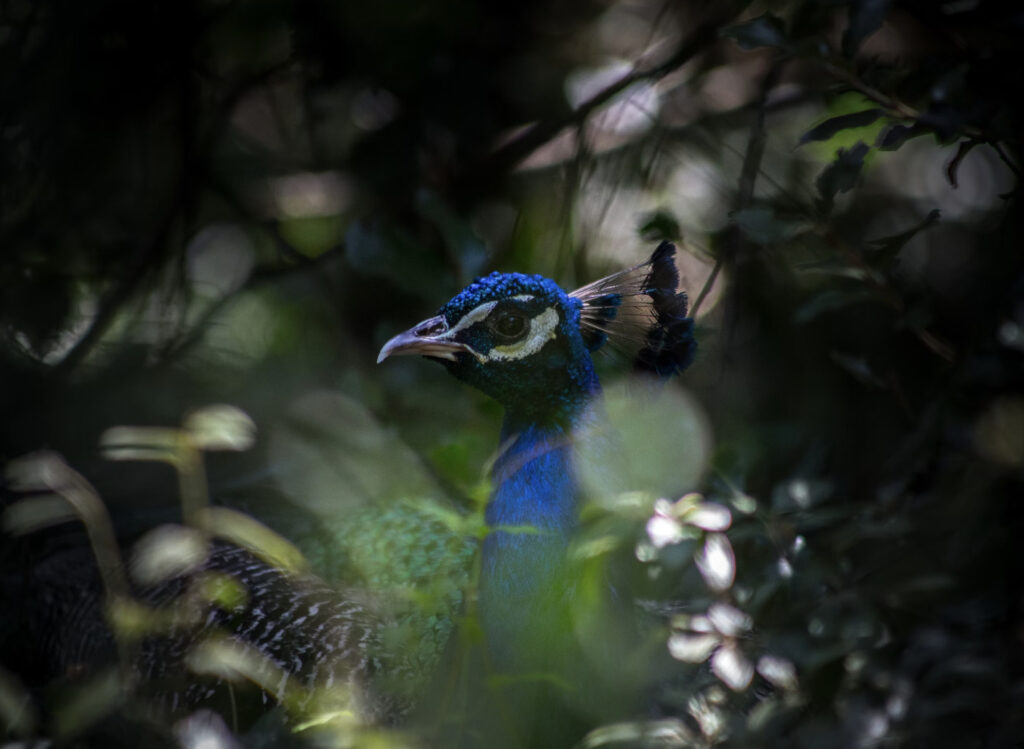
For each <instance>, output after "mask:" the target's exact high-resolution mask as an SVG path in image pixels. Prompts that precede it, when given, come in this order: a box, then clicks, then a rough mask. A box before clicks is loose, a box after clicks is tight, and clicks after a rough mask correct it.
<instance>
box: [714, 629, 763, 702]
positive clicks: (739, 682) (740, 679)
mask: <svg viewBox="0 0 1024 749" xmlns="http://www.w3.org/2000/svg"><path fill="white" fill-rule="evenodd" d="M711 670H712V671H713V672H714V673H715V676H717V677H718V678H719V679H721V680H722V682H723V683H724V684H725V685H726V686H727V687H729V688H730V689H732V690H733V691H734V692H741V691H743V690H744V689H746V688H747V687H748V686H750V682H751V680H752V679H753V678H754V664H753V663H751V662H750V660H749V659H748V658H747V657H746V656H745V655H743V653H742V651H740V649H739V648H738V647H737V646H736V644H735V643H733V642H731V641H727V642H725V643H724V644H723V645H722V647H720V648H719V649H718V650H717V651H715V654H714V655H713V656H711Z"/></svg>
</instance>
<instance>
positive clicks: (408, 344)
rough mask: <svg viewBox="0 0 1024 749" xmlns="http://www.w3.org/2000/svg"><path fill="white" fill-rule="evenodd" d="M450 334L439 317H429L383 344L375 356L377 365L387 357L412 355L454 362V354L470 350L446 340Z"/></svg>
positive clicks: (453, 341)
mask: <svg viewBox="0 0 1024 749" xmlns="http://www.w3.org/2000/svg"><path fill="white" fill-rule="evenodd" d="M451 334H452V331H450V330H449V329H448V323H447V322H445V319H444V318H443V317H442V316H441V315H438V316H437V317H431V318H430V319H429V320H424V321H423V322H421V323H419V324H418V325H414V326H413V327H412V328H410V329H409V330H407V331H405V332H404V333H399V334H398V335H396V336H395V337H394V338H392V339H391V340H390V341H388V342H387V343H385V344H384V347H383V348H382V349H381V350H380V353H379V354H377V363H378V364H380V363H381V362H382V361H384V360H385V359H387V358H388V357H389V356H412V355H414V354H419V355H421V356H432V357H434V358H437V359H448V360H449V361H455V354H457V353H459V352H463V351H471V349H470V348H469V346H467V345H466V344H464V343H460V342H458V341H455V340H452V339H450V338H446V336H449V335H451Z"/></svg>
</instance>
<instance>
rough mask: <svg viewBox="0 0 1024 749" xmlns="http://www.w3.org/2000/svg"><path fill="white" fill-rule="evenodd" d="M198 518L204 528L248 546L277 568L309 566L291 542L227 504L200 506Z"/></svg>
mask: <svg viewBox="0 0 1024 749" xmlns="http://www.w3.org/2000/svg"><path fill="white" fill-rule="evenodd" d="M201 522H202V526H203V528H204V529H205V530H207V531H209V532H210V533H213V534H214V535H216V536H217V537H219V538H223V539H224V540H226V541H230V542H231V543H233V544H235V545H237V546H241V547H242V548H244V549H248V550H249V551H251V552H252V553H253V554H255V555H256V556H258V557H260V558H261V559H263V560H264V561H266V562H269V563H270V564H272V565H274V566H275V567H278V568H279V569H282V570H286V571H288V572H305V571H307V570H308V569H309V564H308V562H306V558H305V557H304V556H303V555H302V552H301V551H300V550H299V548H298V547H297V546H295V544H293V543H292V542H291V541H289V540H288V539H286V538H284V536H281V535H280V534H278V533H275V532H274V531H273V530H271V529H270V528H269V527H267V526H266V525H264V524H263V523H261V522H260V521H258V520H257V519H256V518H254V517H252V516H251V515H246V514H245V513H243V512H238V511H237V510H232V509H231V508H228V507H204V508H203V509H202V513H201Z"/></svg>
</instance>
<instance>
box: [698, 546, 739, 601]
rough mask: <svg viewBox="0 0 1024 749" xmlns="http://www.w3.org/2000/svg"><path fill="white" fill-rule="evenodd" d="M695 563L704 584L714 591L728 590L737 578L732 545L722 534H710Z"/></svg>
mask: <svg viewBox="0 0 1024 749" xmlns="http://www.w3.org/2000/svg"><path fill="white" fill-rule="evenodd" d="M694 561H695V562H696V564H697V569H698V570H700V574H701V576H702V577H703V578H704V582H705V583H707V585H708V587H709V588H711V589H712V590H714V591H723V590H728V589H729V587H730V586H731V585H732V582H733V580H734V579H735V578H736V557H735V555H734V554H733V551H732V544H731V543H729V539H728V538H727V537H726V536H725V535H724V534H722V533H709V534H708V536H707V538H706V539H705V540H704V545H703V546H702V547H701V550H700V552H699V553H698V554H697V556H696V557H695V559H694Z"/></svg>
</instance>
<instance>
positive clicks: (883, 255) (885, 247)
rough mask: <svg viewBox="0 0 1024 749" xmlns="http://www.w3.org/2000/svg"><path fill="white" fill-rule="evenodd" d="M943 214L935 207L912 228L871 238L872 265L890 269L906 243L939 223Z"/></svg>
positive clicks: (870, 254) (869, 258)
mask: <svg viewBox="0 0 1024 749" xmlns="http://www.w3.org/2000/svg"><path fill="white" fill-rule="evenodd" d="M941 216H942V213H941V212H940V211H939V209H937V208H933V209H932V210H931V211H929V212H928V215H927V216H925V217H924V220H923V221H921V222H920V223H919V224H917V225H915V226H913V227H911V228H910V229H907V230H906V231H903V232H900V233H899V234H893V235H892V236H890V237H881V238H879V239H873V240H871V242H870V245H871V246H870V248H869V249H868V260H869V261H870V263H871V265H873V266H874V267H876V268H878V269H880V270H888V269H889V268H890V267H891V266H892V265H893V264H894V263H895V262H896V256H897V255H898V254H899V252H900V250H902V249H903V247H904V245H906V244H907V242H909V241H910V240H911V239H913V238H914V237H916V236H917V235H918V234H919V233H920V232H922V231H924V230H925V229H927V228H928V227H930V226H932V225H934V224H936V223H938V221H939V218H940V217H941Z"/></svg>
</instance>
